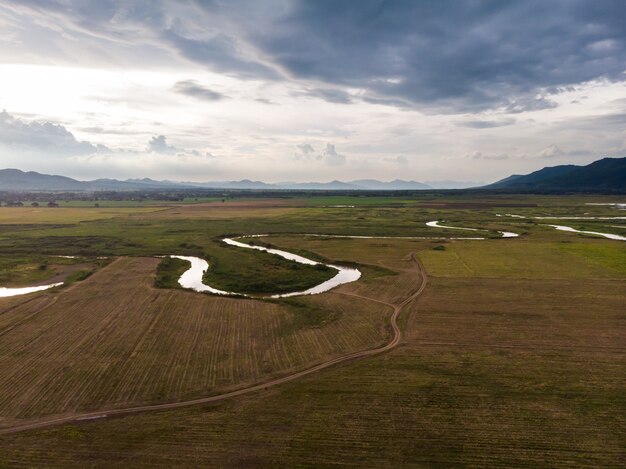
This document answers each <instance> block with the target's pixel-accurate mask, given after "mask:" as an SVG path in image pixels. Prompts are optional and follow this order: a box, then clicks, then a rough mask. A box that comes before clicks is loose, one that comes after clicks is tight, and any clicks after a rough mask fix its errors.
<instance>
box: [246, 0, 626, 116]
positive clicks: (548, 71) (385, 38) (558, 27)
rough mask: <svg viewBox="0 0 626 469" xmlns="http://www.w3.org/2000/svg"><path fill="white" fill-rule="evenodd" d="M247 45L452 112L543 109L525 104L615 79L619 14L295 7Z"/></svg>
mask: <svg viewBox="0 0 626 469" xmlns="http://www.w3.org/2000/svg"><path fill="white" fill-rule="evenodd" d="M268 32H269V34H256V35H255V36H254V38H253V40H254V42H255V43H257V44H258V45H259V46H260V47H261V48H262V50H263V51H264V52H265V53H266V54H267V55H268V56H269V57H270V58H271V59H272V60H273V61H275V62H276V63H278V64H280V65H281V66H282V67H284V68H285V69H286V70H288V71H289V72H290V73H291V74H293V75H294V76H296V77H300V78H308V79H316V80H322V81H326V82H330V83H335V84H344V85H346V86H356V87H363V88H365V89H368V90H370V91H372V92H374V93H376V94H378V95H380V96H386V97H395V98H402V99H406V100H409V101H410V102H412V103H414V104H417V105H423V106H429V105H433V106H436V107H443V108H449V109H451V110H466V109H467V110H475V109H481V108H485V107H494V106H498V107H503V108H505V110H507V111H509V112H521V111H523V110H526V109H539V108H546V107H549V106H550V105H551V104H550V103H549V102H548V101H547V100H545V99H541V100H539V101H537V102H534V101H532V100H531V99H529V96H531V97H532V95H533V94H535V93H536V91H537V90H539V89H542V88H550V89H551V90H552V89H557V88H559V87H567V86H569V85H572V84H576V83H581V82H584V81H588V80H592V79H596V78H599V77H605V78H608V79H620V80H622V79H624V75H623V74H622V72H623V71H624V68H625V66H624V64H625V63H626V53H625V45H624V37H625V32H626V8H625V6H624V3H623V1H621V0H599V1H595V2H589V1H582V0H581V1H571V0H567V1H566V0H563V1H558V0H555V1H550V2H545V1H539V0H534V1H519V2H502V1H499V0H484V1H480V0H472V1H459V0H454V1H452V0H449V1H438V2H415V1H390V2H382V1H376V0H371V1H368V0H362V1H359V2H354V1H335V0H332V1H331V0H319V1H314V2H310V1H301V2H297V3H295V4H294V6H293V8H292V10H291V11H290V12H289V13H288V14H286V15H284V16H283V17H282V18H279V19H278V20H276V22H275V23H274V24H273V27H272V28H271V29H270V30H269V31H268Z"/></svg>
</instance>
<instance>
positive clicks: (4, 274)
mask: <svg viewBox="0 0 626 469" xmlns="http://www.w3.org/2000/svg"><path fill="white" fill-rule="evenodd" d="M612 201H613V200H612V199H609V198H606V197H605V198H603V197H600V196H588V197H586V196H532V195H501V196H499V195H493V196H480V197H478V196H468V195H463V194H458V195H454V194H453V195H446V196H443V195H441V194H435V195H433V194H424V195H411V196H402V197H397V198H396V197H330V196H323V197H322V196H318V197H309V198H302V197H300V196H299V197H298V198H294V199H262V198H254V199H252V198H251V199H239V200H227V201H225V202H221V199H218V200H213V199H211V200H205V199H201V200H198V201H196V200H186V201H184V202H182V203H172V204H169V203H168V204H154V205H152V204H151V203H150V202H142V204H143V205H140V206H136V207H135V206H132V205H123V204H120V205H119V206H110V207H100V208H93V207H81V206H80V203H78V202H76V203H74V202H69V203H68V206H67V207H62V208H58V209H56V208H55V209H48V208H45V209H44V208H40V209H38V210H35V209H33V208H5V207H0V282H1V283H0V286H26V285H32V284H35V283H41V282H45V281H46V280H50V279H53V278H54V279H57V278H61V277H67V278H68V279H69V280H70V281H72V283H71V285H69V286H66V287H63V288H60V289H58V290H55V291H49V292H44V293H38V294H34V295H27V296H24V297H15V298H0V370H1V371H0V448H2V450H0V467H5V466H6V467H22V466H27V467H46V466H49V467H76V466H93V467H104V466H116V467H128V466H149V467H171V466H181V465H182V466H196V467H205V466H206V467H210V466H213V467H242V466H243V467H276V466H286V467H299V466H304V467H311V466H318V467H319V466H336V465H352V466H360V467H416V466H417V467H434V466H437V467H441V466H443V467H458V466H468V467H574V466H576V467H577V466H583V467H619V466H622V465H623V463H624V461H625V460H626V451H625V450H624V444H623V442H624V440H625V438H626V386H625V385H624V383H625V382H626V371H625V370H626V369H625V367H624V364H625V363H626V361H625V359H626V348H624V344H625V343H626V329H625V328H624V321H625V320H626V312H625V311H624V304H625V302H626V243H625V242H623V241H615V240H609V239H606V238H602V237H597V236H593V235H584V234H577V233H568V232H562V231H557V230H555V229H553V228H551V227H549V226H546V225H548V224H561V225H567V226H571V227H574V228H577V229H585V230H589V231H598V232H604V233H613V234H618V235H624V234H625V233H626V220H619V219H613V220H600V219H595V220H563V219H558V220H547V219H543V218H534V217H546V216H555V217H556V216H560V217H565V216H585V217H620V216H624V212H623V211H619V210H616V209H615V208H613V207H610V206H599V205H585V204H587V203H599V202H612ZM72 205H75V207H72ZM342 205H350V206H354V207H340V206H342ZM507 214H515V215H519V216H523V217H525V218H518V217H510V216H507ZM498 215H500V216H498ZM434 220H439V221H441V222H442V223H443V224H444V225H450V226H456V227H467V228H476V229H480V230H483V231H480V232H473V231H461V230H451V229H444V228H430V227H427V226H426V222H429V221H434ZM498 231H512V232H515V233H518V234H520V236H519V237H517V238H505V239H503V238H500V237H499V234H498V233H497V232H498ZM245 234H267V235H268V236H267V237H264V238H261V239H256V240H254V242H257V243H260V244H267V245H271V246H274V247H279V248H281V249H284V250H287V251H290V252H294V253H299V254H301V255H304V256H307V257H310V258H312V259H316V260H320V261H323V262H330V263H345V264H346V265H354V266H357V267H358V268H359V269H360V270H361V271H362V272H363V277H362V278H361V279H360V280H359V281H357V282H355V283H351V284H346V285H343V286H342V287H340V288H338V289H336V290H332V291H330V292H327V293H324V294H321V295H316V296H310V297H297V298H290V299H281V300H271V301H269V300H249V299H241V298H223V297H216V296H213V295H208V294H200V293H194V292H188V291H184V290H182V289H181V288H180V287H179V286H178V284H177V279H178V276H179V275H180V273H181V272H182V271H184V270H185V269H186V266H187V264H186V263H185V262H182V261H177V260H172V259H169V258H165V259H158V258H155V257H154V256H167V255H171V254H175V255H191V256H198V257H202V258H204V259H206V260H207V261H208V262H209V264H210V267H209V270H208V272H207V273H206V275H205V278H204V281H205V283H208V284H210V285H212V286H215V287H217V288H220V289H225V290H233V291H240V292H251V293H278V292H287V291H294V290H300V289H304V288H308V287H309V286H312V285H314V284H316V283H319V282H321V281H323V280H325V279H327V278H329V277H330V276H332V275H333V274H334V272H335V271H331V270H328V269H324V268H316V267H312V266H300V265H297V264H294V263H292V262H289V261H285V260H282V259H279V258H277V257H275V256H272V255H270V254H267V253H263V252H258V251H252V250H247V249H242V248H234V247H229V246H226V245H225V244H224V243H222V242H221V240H220V239H221V237H224V236H234V235H245ZM311 235H325V236H323V237H321V236H311ZM332 235H337V236H332ZM354 235H357V236H372V237H373V238H360V239H359V238H357V239H354V238H348V237H344V236H354ZM464 236H480V237H484V238H486V239H484V240H458V239H457V240H455V239H450V238H452V237H464ZM412 253H414V254H415V255H416V256H417V258H418V259H419V261H420V262H421V263H422V264H423V265H424V267H425V269H426V272H427V276H428V284H427V286H426V289H425V290H424V292H423V293H422V294H421V295H420V296H418V297H417V299H415V300H413V301H411V302H409V303H408V304H407V305H406V306H405V307H403V308H402V309H401V313H400V317H399V321H398V322H399V325H400V327H401V330H402V339H401V342H400V345H399V346H398V347H396V348H394V349H392V350H390V351H388V352H386V353H384V354H381V355H377V356H371V357H366V358H362V359H360V360H357V361H352V362H347V363H343V364H341V365H338V366H333V367H330V368H327V369H324V370H321V371H320V372H316V373H313V374H310V375H308V376H306V377H302V378H298V379H296V380H293V381H291V382H288V383H285V384H280V385H277V386H272V387H268V388H267V389H264V390H260V391H256V392H254V393H250V394H246V395H243V396H239V397H235V398H232V399H229V400H225V401H222V402H217V403H213V404H202V405H195V406H189V407H185V408H179V409H170V410H161V411H145V412H139V413H137V414H135V415H127V416H120V417H116V418H110V419H109V418H101V419H95V420H91V421H90V420H85V421H80V422H73V423H70V424H64V425H58V426H50V427H49V428H44V429H35V430H27V431H22V432H19V433H13V434H4V435H2V434H1V433H2V430H3V429H5V430H6V429H9V428H11V427H14V426H18V425H23V424H28V423H33V422H38V421H41V420H46V419H54V418H61V417H65V416H72V415H81V413H85V412H102V413H104V414H105V413H106V411H107V410H112V409H123V408H127V407H132V406H141V405H148V404H160V403H173V402H180V401H184V400H187V399H196V398H201V397H206V396H212V395H217V394H220V393H223V392H227V391H231V390H237V389H245V388H246V387H248V386H251V385H254V384H256V383H266V382H269V381H270V380H273V379H276V378H280V377H283V376H288V375H290V374H292V373H297V372H299V371H302V370H306V369H307V368H310V367H312V366H315V365H317V364H320V363H323V362H325V361H327V360H332V359H334V358H337V357H341V356H343V355H346V354H349V353H353V352H356V351H362V350H368V349H373V348H375V347H379V346H381V345H382V344H385V343H386V342H387V341H389V340H390V338H391V336H392V332H391V329H390V322H389V321H390V315H391V312H392V309H393V307H394V306H397V305H400V304H402V302H403V301H405V300H406V299H407V298H409V297H410V296H411V294H412V293H414V292H415V291H416V289H417V287H418V286H419V285H420V278H419V275H418V273H417V271H416V266H415V263H414V262H413V261H412V259H411V254H412ZM59 255H65V256H70V255H71V256H80V257H79V258H76V259H66V258H59V257H55V256H59ZM99 257H107V259H98V258H99ZM41 266H45V267H41ZM92 272H93V273H92ZM89 274H90V275H89Z"/></svg>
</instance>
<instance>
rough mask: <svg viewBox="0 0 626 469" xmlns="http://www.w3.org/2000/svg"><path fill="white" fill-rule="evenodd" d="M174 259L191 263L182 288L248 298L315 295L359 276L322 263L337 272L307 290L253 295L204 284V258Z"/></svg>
mask: <svg viewBox="0 0 626 469" xmlns="http://www.w3.org/2000/svg"><path fill="white" fill-rule="evenodd" d="M262 236H265V235H253V236H242V237H244V238H246V237H247V238H259V237H262ZM222 241H223V242H224V243H226V244H228V245H230V246H237V247H240V248H246V249H255V250H257V251H263V252H267V253H269V254H273V255H275V256H280V257H282V258H284V259H287V260H290V261H294V262H298V263H299V264H306V265H319V264H322V263H321V262H316V261H313V260H311V259H307V258H306V257H302V256H299V255H297V254H292V253H290V252H287V251H282V250H280V249H272V248H266V247H263V246H253V245H251V244H247V243H242V242H240V241H236V240H234V239H232V238H224V239H222ZM170 257H174V258H176V259H182V260H185V261H188V262H189V263H191V267H190V268H189V269H188V270H186V271H185V272H184V273H183V275H181V276H180V278H179V279H178V283H179V284H180V286H181V287H183V288H189V289H191V290H194V291H197V292H208V293H213V294H215V295H226V296H245V297H248V298H288V297H290V296H302V295H317V294H319V293H324V292H326V291H328V290H330V289H332V288H335V287H338V286H339V285H343V284H344V283H350V282H354V281H356V280H358V279H359V278H361V271H360V270H358V269H353V268H349V267H342V266H338V265H333V264H324V265H325V266H326V267H330V268H331V269H335V270H336V271H337V274H335V276H334V277H333V278H331V279H329V280H326V281H325V282H322V283H320V284H319V285H316V286H314V287H311V288H309V289H307V290H303V291H296V292H290V293H282V294H276V295H267V296H253V295H248V294H245V293H237V292H229V291H224V290H219V289H217V288H214V287H212V286H210V285H206V284H205V283H203V281H202V277H203V276H204V273H205V272H206V271H207V269H208V268H209V263H208V262H207V261H205V260H204V259H200V258H199V257H192V256H170Z"/></svg>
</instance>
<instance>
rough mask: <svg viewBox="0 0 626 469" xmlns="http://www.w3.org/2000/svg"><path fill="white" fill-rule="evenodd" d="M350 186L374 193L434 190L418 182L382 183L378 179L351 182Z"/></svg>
mask: <svg viewBox="0 0 626 469" xmlns="http://www.w3.org/2000/svg"><path fill="white" fill-rule="evenodd" d="M349 184H352V185H354V186H357V188H359V189H366V190H372V191H389V190H391V191H397V190H422V189H432V187H430V186H429V185H426V184H423V183H421V182H417V181H402V180H400V179H395V180H393V181H390V182H382V181H378V180H376V179H359V180H357V181H349Z"/></svg>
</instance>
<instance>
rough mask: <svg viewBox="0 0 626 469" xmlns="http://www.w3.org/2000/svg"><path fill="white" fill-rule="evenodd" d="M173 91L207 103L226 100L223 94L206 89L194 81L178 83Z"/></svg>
mask: <svg viewBox="0 0 626 469" xmlns="http://www.w3.org/2000/svg"><path fill="white" fill-rule="evenodd" d="M173 90H174V91H175V92H176V93H180V94H185V95H187V96H192V97H194V98H198V99H203V100H206V101H219V100H221V99H224V98H225V96H224V95H223V94H222V93H218V92H217V91H213V90H210V89H208V88H205V87H204V86H202V85H200V84H199V83H198V82H196V81H194V80H184V81H179V82H176V83H175V84H174V88H173Z"/></svg>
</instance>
